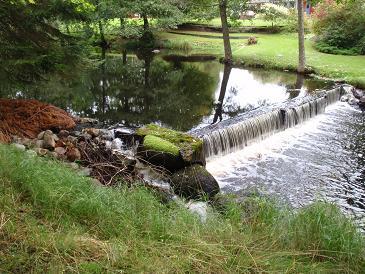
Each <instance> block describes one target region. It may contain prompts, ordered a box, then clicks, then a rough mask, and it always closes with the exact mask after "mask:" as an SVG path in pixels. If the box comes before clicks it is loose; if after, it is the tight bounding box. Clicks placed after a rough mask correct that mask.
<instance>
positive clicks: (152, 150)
mask: <svg viewBox="0 0 365 274" xmlns="http://www.w3.org/2000/svg"><path fill="white" fill-rule="evenodd" d="M136 136H137V137H138V138H139V139H140V140H143V141H142V145H141V146H140V147H139V152H143V153H142V154H140V155H142V156H143V157H144V158H146V160H147V161H150V162H151V159H152V162H151V163H152V164H155V165H158V166H163V167H165V168H167V169H168V170H170V171H175V170H178V169H181V168H182V167H185V166H189V165H192V164H200V165H203V166H205V155H204V151H203V141H202V140H200V139H198V138H195V137H193V136H191V135H189V134H186V133H183V132H179V131H175V130H171V129H167V128H162V127H159V126H157V125H153V124H150V125H147V126H145V127H143V128H140V129H138V130H137V131H136ZM146 139H147V142H146Z"/></svg>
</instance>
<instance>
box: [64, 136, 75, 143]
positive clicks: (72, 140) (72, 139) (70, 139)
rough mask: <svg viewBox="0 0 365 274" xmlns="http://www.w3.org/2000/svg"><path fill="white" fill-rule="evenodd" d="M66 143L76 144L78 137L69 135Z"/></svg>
mask: <svg viewBox="0 0 365 274" xmlns="http://www.w3.org/2000/svg"><path fill="white" fill-rule="evenodd" d="M66 141H68V142H70V143H72V144H75V143H76V142H77V137H75V136H71V135H69V136H67V138H66Z"/></svg>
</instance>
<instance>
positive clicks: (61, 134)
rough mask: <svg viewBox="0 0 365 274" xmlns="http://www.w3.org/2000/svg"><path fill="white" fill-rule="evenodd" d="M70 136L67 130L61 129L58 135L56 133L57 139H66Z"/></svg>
mask: <svg viewBox="0 0 365 274" xmlns="http://www.w3.org/2000/svg"><path fill="white" fill-rule="evenodd" d="M69 135H70V132H69V131H68V130H65V129H62V130H61V131H60V132H59V133H58V137H59V138H61V139H62V138H67V137H68V136H69Z"/></svg>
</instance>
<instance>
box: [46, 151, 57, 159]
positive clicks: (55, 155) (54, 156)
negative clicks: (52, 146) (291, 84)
mask: <svg viewBox="0 0 365 274" xmlns="http://www.w3.org/2000/svg"><path fill="white" fill-rule="evenodd" d="M47 156H48V157H51V158H55V159H57V158H58V154H57V153H56V152H54V151H49V150H48V151H47Z"/></svg>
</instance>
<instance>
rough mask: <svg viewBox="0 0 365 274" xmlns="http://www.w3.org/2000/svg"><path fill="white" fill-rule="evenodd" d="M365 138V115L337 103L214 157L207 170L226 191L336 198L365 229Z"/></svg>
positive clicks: (297, 200)
mask: <svg viewBox="0 0 365 274" xmlns="http://www.w3.org/2000/svg"><path fill="white" fill-rule="evenodd" d="M364 141H365V116H364V114H363V113H362V112H361V111H360V110H358V109H355V108H353V107H351V106H349V105H348V104H347V103H341V102H338V103H335V104H333V105H331V106H329V107H327V109H326V112H325V113H324V114H320V115H318V116H316V117H315V118H313V119H310V120H308V121H307V122H305V123H303V124H301V125H298V126H296V127H294V128H290V129H287V130H286V131H283V132H280V133H277V134H275V135H273V136H271V137H268V138H267V139H265V140H263V141H261V142H257V143H255V144H253V145H251V146H248V147H246V148H244V149H243V150H241V151H237V152H235V153H231V154H228V155H226V156H220V157H215V158H214V157H212V158H210V159H209V160H208V164H207V169H208V170H209V171H210V172H211V173H212V174H213V176H214V177H215V178H216V179H217V180H218V182H219V184H220V186H221V188H222V190H223V192H226V193H236V194H239V195H247V194H250V193H259V194H262V195H269V196H271V197H275V198H277V199H279V200H280V201H284V202H286V203H288V204H290V205H292V206H293V207H301V206H303V205H307V204H309V203H311V202H313V201H315V200H326V201H330V202H334V203H336V204H338V205H340V207H341V209H342V210H343V211H345V212H347V213H350V215H351V216H353V217H354V218H355V219H356V221H357V222H358V223H359V225H360V226H361V227H362V228H363V229H365V166H364V163H365V142H364Z"/></svg>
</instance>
